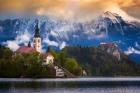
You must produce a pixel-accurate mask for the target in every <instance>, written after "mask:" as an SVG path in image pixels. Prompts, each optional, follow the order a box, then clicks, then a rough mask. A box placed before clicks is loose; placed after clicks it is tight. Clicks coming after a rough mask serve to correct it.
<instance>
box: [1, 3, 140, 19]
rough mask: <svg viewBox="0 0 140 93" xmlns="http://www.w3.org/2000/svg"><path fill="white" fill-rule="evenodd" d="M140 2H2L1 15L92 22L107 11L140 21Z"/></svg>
mask: <svg viewBox="0 0 140 93" xmlns="http://www.w3.org/2000/svg"><path fill="white" fill-rule="evenodd" d="M139 10H140V0H0V14H1V15H6V14H7V15H9V14H10V15H15V14H16V15H38V16H42V15H47V16H50V17H56V18H63V19H70V20H90V19H91V18H95V17H97V16H99V15H101V14H102V13H104V12H105V11H111V12H114V13H118V14H120V15H121V16H123V17H128V18H136V19H140V12H139Z"/></svg>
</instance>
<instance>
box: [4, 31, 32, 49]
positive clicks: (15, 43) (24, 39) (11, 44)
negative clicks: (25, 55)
mask: <svg viewBox="0 0 140 93" xmlns="http://www.w3.org/2000/svg"><path fill="white" fill-rule="evenodd" d="M30 38H31V35H30V34H29V33H28V31H25V32H24V33H21V34H20V35H17V37H16V38H15V40H8V41H6V42H5V43H3V44H4V45H6V46H7V47H8V48H10V49H11V50H13V51H16V50H17V49H18V48H19V47H20V46H19V45H20V44H24V45H27V44H28V42H29V41H30Z"/></svg>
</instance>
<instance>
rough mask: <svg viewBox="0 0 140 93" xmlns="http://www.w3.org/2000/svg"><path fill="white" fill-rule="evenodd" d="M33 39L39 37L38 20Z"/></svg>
mask: <svg viewBox="0 0 140 93" xmlns="http://www.w3.org/2000/svg"><path fill="white" fill-rule="evenodd" d="M34 37H40V32H39V27H38V20H36V26H35V34H34Z"/></svg>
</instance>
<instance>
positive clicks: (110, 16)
mask: <svg viewBox="0 0 140 93" xmlns="http://www.w3.org/2000/svg"><path fill="white" fill-rule="evenodd" d="M101 17H102V18H108V19H110V20H111V21H112V22H113V23H120V21H121V20H122V18H121V16H119V15H118V14H116V13H112V12H109V11H107V12H105V13H104V14H103V15H101Z"/></svg>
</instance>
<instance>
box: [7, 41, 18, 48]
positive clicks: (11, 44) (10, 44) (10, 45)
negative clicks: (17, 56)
mask: <svg viewBox="0 0 140 93" xmlns="http://www.w3.org/2000/svg"><path fill="white" fill-rule="evenodd" d="M5 44H6V46H7V47H8V48H10V49H11V50H13V51H16V50H17V49H18V48H19V45H18V43H17V42H16V41H15V40H11V41H7V42H6V43H5Z"/></svg>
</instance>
